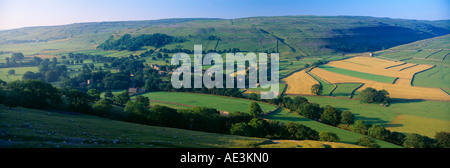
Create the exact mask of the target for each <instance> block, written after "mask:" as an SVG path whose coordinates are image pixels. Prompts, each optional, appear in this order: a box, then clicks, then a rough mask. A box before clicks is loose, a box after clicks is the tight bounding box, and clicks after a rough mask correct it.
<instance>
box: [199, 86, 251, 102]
mask: <svg viewBox="0 0 450 168" xmlns="http://www.w3.org/2000/svg"><path fill="white" fill-rule="evenodd" d="M202 89H203V88H202ZM248 99H250V100H259V96H258V95H257V94H256V93H250V95H249V96H248Z"/></svg>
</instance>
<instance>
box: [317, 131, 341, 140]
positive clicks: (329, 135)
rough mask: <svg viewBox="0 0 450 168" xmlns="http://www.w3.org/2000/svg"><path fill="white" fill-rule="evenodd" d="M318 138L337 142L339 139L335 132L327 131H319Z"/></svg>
mask: <svg viewBox="0 0 450 168" xmlns="http://www.w3.org/2000/svg"><path fill="white" fill-rule="evenodd" d="M319 140H320V141H326V142H339V141H340V139H339V137H338V136H337V135H336V134H335V133H331V132H328V131H321V132H320V133H319Z"/></svg>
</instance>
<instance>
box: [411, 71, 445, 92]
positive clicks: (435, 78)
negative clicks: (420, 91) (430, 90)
mask: <svg viewBox="0 0 450 168" xmlns="http://www.w3.org/2000/svg"><path fill="white" fill-rule="evenodd" d="M412 84H413V86H425V87H439V88H450V67H441V66H436V67H433V68H431V69H428V70H426V71H423V72H420V73H418V74H416V75H415V76H414V80H413V82H412Z"/></svg>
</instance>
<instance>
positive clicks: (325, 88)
mask: <svg viewBox="0 0 450 168" xmlns="http://www.w3.org/2000/svg"><path fill="white" fill-rule="evenodd" d="M308 74H310V75H311V76H312V77H313V78H314V79H316V80H317V81H319V83H320V85H321V86H322V94H321V95H324V96H328V95H330V94H331V92H332V91H333V90H334V88H335V85H334V84H331V83H327V82H325V81H324V80H322V79H321V78H319V77H317V76H316V75H314V74H311V73H308Z"/></svg>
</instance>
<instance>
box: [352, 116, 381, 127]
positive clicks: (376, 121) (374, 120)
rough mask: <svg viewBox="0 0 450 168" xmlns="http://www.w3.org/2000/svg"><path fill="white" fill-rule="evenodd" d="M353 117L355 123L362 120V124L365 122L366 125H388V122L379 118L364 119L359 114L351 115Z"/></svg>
mask: <svg viewBox="0 0 450 168" xmlns="http://www.w3.org/2000/svg"><path fill="white" fill-rule="evenodd" d="M353 115H354V116H355V121H356V120H363V121H364V122H366V124H383V125H385V124H387V123H389V121H384V120H381V119H380V118H375V117H365V116H361V115H360V114H353Z"/></svg>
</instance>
